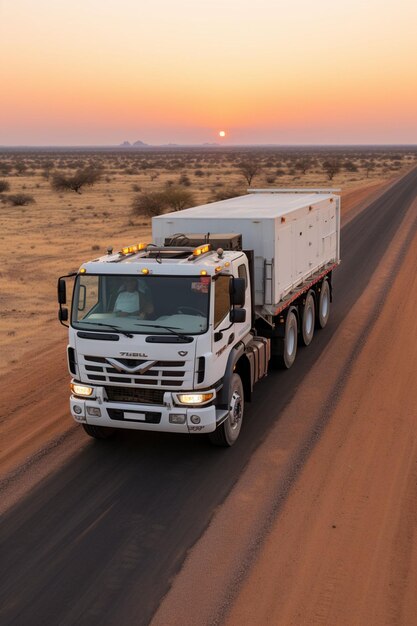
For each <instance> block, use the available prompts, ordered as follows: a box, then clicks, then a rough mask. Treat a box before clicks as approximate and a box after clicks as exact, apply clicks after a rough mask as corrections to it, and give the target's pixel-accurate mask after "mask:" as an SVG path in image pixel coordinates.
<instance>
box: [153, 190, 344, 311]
mask: <svg viewBox="0 0 417 626" xmlns="http://www.w3.org/2000/svg"><path fill="white" fill-rule="evenodd" d="M188 233H201V234H202V235H203V236H204V235H206V237H207V240H208V241H209V240H210V237H211V238H213V235H215V234H218V233H239V234H241V237H242V247H243V250H253V255H254V291H255V305H256V307H261V308H263V309H264V310H265V313H266V314H271V313H272V314H274V313H275V311H276V309H277V307H278V305H279V303H280V302H281V301H283V300H284V298H285V296H287V295H288V294H289V293H290V292H292V291H293V290H294V289H295V288H296V287H297V286H298V285H300V284H301V283H303V282H305V281H306V280H308V279H309V278H310V277H311V276H313V275H314V274H315V273H317V272H318V271H320V270H322V269H326V268H327V267H328V266H330V265H333V266H334V265H335V264H337V263H338V262H339V260H340V252H339V250H340V198H339V196H337V195H335V193H334V192H333V190H318V191H317V192H314V190H307V191H306V192H305V193H302V192H301V190H298V191H296V190H273V191H271V190H253V191H251V192H250V193H249V194H248V195H245V196H240V197H237V198H230V199H228V200H222V201H220V202H212V203H211V204H203V205H201V206H197V207H193V208H191V209H186V210H185V211H178V212H175V213H168V214H166V215H161V216H158V217H155V218H153V220H152V236H153V240H154V241H155V243H156V244H157V245H164V243H165V241H166V240H167V239H169V238H172V236H173V235H181V234H184V235H187V234H188Z"/></svg>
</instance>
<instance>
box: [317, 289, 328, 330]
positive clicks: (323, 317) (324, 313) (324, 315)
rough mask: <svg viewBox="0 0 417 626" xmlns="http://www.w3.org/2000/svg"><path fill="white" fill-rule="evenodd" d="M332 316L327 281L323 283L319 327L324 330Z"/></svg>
mask: <svg viewBox="0 0 417 626" xmlns="http://www.w3.org/2000/svg"><path fill="white" fill-rule="evenodd" d="M329 316H330V287H329V283H328V282H327V280H326V279H324V280H323V282H322V283H321V289H320V296H319V302H318V310H317V327H318V328H324V327H325V326H326V324H327V322H328V321H329Z"/></svg>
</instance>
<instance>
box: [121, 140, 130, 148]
mask: <svg viewBox="0 0 417 626" xmlns="http://www.w3.org/2000/svg"><path fill="white" fill-rule="evenodd" d="M119 146H120V147H121V148H131V146H132V144H131V143H130V141H124V142H123V143H120V144H119Z"/></svg>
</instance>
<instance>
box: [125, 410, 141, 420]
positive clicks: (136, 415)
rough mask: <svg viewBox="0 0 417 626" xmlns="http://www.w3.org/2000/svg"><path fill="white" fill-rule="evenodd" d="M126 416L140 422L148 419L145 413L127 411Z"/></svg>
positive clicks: (127, 418)
mask: <svg viewBox="0 0 417 626" xmlns="http://www.w3.org/2000/svg"><path fill="white" fill-rule="evenodd" d="M124 418H125V419H126V420H137V421H138V422H144V421H145V419H146V415H145V413H131V412H130V411H129V413H125V414H124Z"/></svg>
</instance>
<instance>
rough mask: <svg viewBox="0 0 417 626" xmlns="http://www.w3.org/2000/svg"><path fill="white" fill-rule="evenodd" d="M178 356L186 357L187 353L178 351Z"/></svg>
mask: <svg viewBox="0 0 417 626" xmlns="http://www.w3.org/2000/svg"><path fill="white" fill-rule="evenodd" d="M178 354H179V355H180V356H186V355H187V354H188V352H187V351H186V350H179V351H178Z"/></svg>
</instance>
